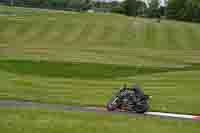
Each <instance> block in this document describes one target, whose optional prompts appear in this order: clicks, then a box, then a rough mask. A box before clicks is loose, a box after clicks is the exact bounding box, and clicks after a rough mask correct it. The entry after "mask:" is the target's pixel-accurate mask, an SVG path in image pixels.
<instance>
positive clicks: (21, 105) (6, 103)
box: [0, 100, 200, 122]
mask: <svg viewBox="0 0 200 133" xmlns="http://www.w3.org/2000/svg"><path fill="white" fill-rule="evenodd" d="M1 108H9V109H10V108H11V109H47V110H51V111H66V112H95V113H103V114H110V115H111V114H114V115H120V114H121V115H128V116H130V117H160V118H163V119H177V120H191V121H197V122H200V116H196V115H187V114H174V113H162V112H146V113H144V114H137V113H133V112H120V111H114V112H108V111H107V110H106V109H105V108H103V107H77V106H67V105H61V104H45V103H34V102H26V101H13V100H0V109H1Z"/></svg>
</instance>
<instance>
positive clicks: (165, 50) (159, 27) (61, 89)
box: [0, 6, 200, 114]
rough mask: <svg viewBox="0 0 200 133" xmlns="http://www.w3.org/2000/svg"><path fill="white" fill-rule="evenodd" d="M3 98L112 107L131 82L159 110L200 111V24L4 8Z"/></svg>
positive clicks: (0, 44) (0, 42)
mask: <svg viewBox="0 0 200 133" xmlns="http://www.w3.org/2000/svg"><path fill="white" fill-rule="evenodd" d="M0 13H2V14H6V13H7V14H15V15H16V16H9V15H8V16H6V15H2V16H0V80H1V86H0V98H1V99H17V100H30V101H35V102H44V103H46V102H47V103H61V104H70V105H81V106H85V105H90V106H91V105H97V106H104V105H105V103H106V102H107V100H108V99H109V98H110V97H111V95H112V94H113V93H114V92H115V91H116V90H117V89H118V88H119V87H120V86H121V85H122V84H124V83H127V84H128V85H132V84H134V83H138V84H140V85H141V86H142V87H143V88H144V90H145V92H146V93H147V94H150V95H152V96H153V99H152V101H151V110H154V111H155V110H156V111H165V112H180V113H194V114H198V113H199V112H200V106H199V105H200V104H199V102H198V101H200V97H199V96H198V94H199V93H200V89H199V76H200V70H199V65H198V64H199V63H200V45H199V42H200V38H199V35H200V27H199V25H198V24H194V23H184V22H176V21H166V20H163V21H161V23H157V22H156V20H150V19H142V18H129V17H126V16H122V15H116V14H88V13H72V12H55V11H38V10H34V9H26V8H10V7H6V6H0Z"/></svg>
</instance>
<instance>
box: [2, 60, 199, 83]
mask: <svg viewBox="0 0 200 133" xmlns="http://www.w3.org/2000/svg"><path fill="white" fill-rule="evenodd" d="M199 68H200V65H199V64H192V65H191V66H190V67H185V68H163V67H144V66H142V67H136V66H123V65H112V64H98V63H73V62H53V61H32V60H0V69H1V70H3V71H7V72H11V73H17V74H22V75H35V76H41V77H61V78H77V79H114V78H120V77H127V76H136V75H141V74H152V73H162V72H171V71H188V70H196V69H199Z"/></svg>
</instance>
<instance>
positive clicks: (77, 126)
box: [0, 109, 199, 133]
mask: <svg viewBox="0 0 200 133" xmlns="http://www.w3.org/2000/svg"><path fill="white" fill-rule="evenodd" d="M0 128H1V131H2V132H6V133H13V131H14V132H15V133H35V132H37V133H43V132H48V133H57V132H59V133H64V132H72V133H80V132H84V133H94V132H95V133H102V132H105V133H116V132H126V133H133V132H141V133H157V132H162V133H168V132H170V133H179V132H181V133H188V132H192V133H199V123H195V122H194V123H191V122H188V121H178V122H177V121H175V120H160V119H157V118H153V119H152V118H147V117H145V118H141V117H139V118H135V117H128V116H124V115H120V116H116V115H111V116H110V115H105V114H98V115H97V114H95V113H70V112H48V111H44V110H34V109H33V110H14V109H12V110H11V109H3V110H2V109H1V110H0Z"/></svg>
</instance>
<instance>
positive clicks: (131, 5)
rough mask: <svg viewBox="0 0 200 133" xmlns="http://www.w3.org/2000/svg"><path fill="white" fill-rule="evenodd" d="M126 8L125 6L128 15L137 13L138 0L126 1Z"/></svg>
mask: <svg viewBox="0 0 200 133" xmlns="http://www.w3.org/2000/svg"><path fill="white" fill-rule="evenodd" d="M124 8H125V12H126V15H128V16H136V15H137V7H136V0H126V1H125V2H124Z"/></svg>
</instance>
